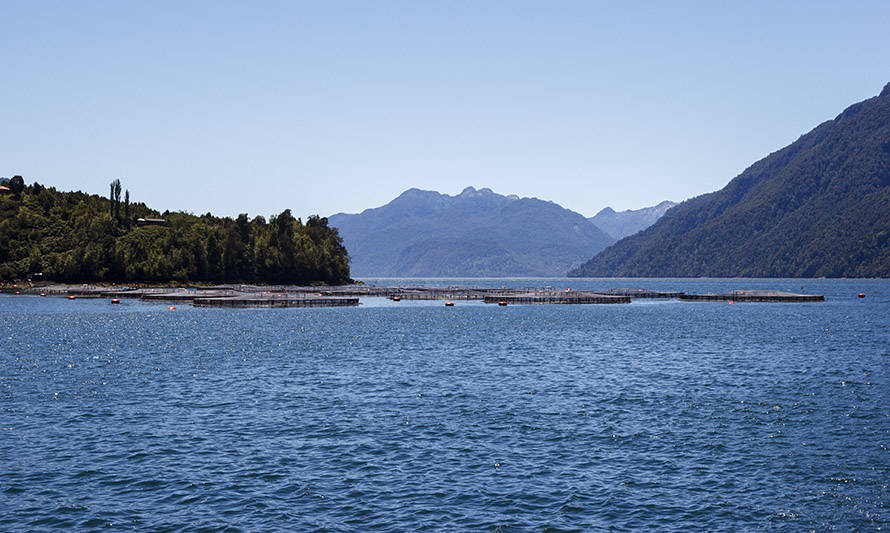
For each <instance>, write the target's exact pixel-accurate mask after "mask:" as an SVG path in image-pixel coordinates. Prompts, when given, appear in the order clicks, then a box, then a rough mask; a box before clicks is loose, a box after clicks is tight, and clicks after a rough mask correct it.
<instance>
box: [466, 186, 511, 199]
mask: <svg viewBox="0 0 890 533" xmlns="http://www.w3.org/2000/svg"><path fill="white" fill-rule="evenodd" d="M485 196H501V195H500V194H497V193H495V192H494V191H493V190H491V189H489V188H488V187H482V188H481V189H476V188H475V187H467V188H466V189H464V190H462V191H461V192H460V194H459V195H458V197H463V198H482V197H485Z"/></svg>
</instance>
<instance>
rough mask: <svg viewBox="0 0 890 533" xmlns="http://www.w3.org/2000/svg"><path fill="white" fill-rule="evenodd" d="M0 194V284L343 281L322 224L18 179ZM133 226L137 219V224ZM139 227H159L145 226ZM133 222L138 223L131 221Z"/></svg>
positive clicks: (337, 252) (344, 270)
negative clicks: (178, 206) (217, 212)
mask: <svg viewBox="0 0 890 533" xmlns="http://www.w3.org/2000/svg"><path fill="white" fill-rule="evenodd" d="M6 187H8V188H9V190H8V191H2V192H0V280H13V279H25V278H28V277H33V276H34V275H35V274H37V273H41V276H40V277H41V278H43V279H50V280H54V281H59V282H170V281H177V282H187V281H195V282H214V283H237V282H244V283H281V284H306V283H313V282H324V283H328V284H338V283H345V282H348V281H349V261H348V256H347V252H346V248H344V247H343V242H342V239H341V238H340V236H339V235H338V233H337V229H336V228H331V227H328V222H327V219H326V218H321V217H318V216H311V217H309V218H308V219H307V220H306V222H305V223H303V222H302V221H301V220H300V219H299V218H294V217H293V215H291V212H290V210H285V211H283V212H282V213H281V214H279V215H277V216H273V217H271V218H270V219H269V221H268V222H267V221H266V220H265V219H264V218H263V217H261V216H257V217H254V218H252V219H251V218H248V217H247V215H245V214H242V215H239V216H238V217H237V218H234V219H232V218H220V217H215V216H212V215H211V214H210V213H207V214H206V215H201V216H195V215H191V214H188V213H181V212H164V213H159V212H158V211H155V210H152V209H150V208H148V207H147V206H146V205H145V204H144V203H141V202H135V203H133V202H131V201H130V193H129V191H126V192H125V195H124V199H123V201H122V200H121V184H120V182H119V181H118V180H115V181H113V182H112V183H111V186H110V194H109V198H103V197H100V196H97V195H89V194H85V193H82V192H60V191H57V190H56V189H55V188H52V187H49V188H47V187H44V186H42V185H40V184H38V183H33V184H32V185H30V186H28V185H25V183H24V180H23V179H22V178H21V177H20V176H15V177H13V178H12V179H11V180H9V181H8V182H7V183H6ZM138 219H143V220H142V221H138ZM144 219H162V220H154V221H148V222H146V221H145V220H144ZM137 221H138V222H137Z"/></svg>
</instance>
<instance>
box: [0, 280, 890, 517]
mask: <svg viewBox="0 0 890 533" xmlns="http://www.w3.org/2000/svg"><path fill="white" fill-rule="evenodd" d="M375 281H380V282H385V283H394V281H393V280H375ZM399 282H401V283H406V284H410V283H418V281H417V280H400V281H399ZM420 282H421V283H426V284H436V285H450V284H456V283H460V284H478V285H486V286H500V285H507V286H529V285H552V286H555V287H560V288H563V287H572V288H575V289H588V288H608V287H647V288H652V289H664V290H667V289H676V290H686V291H688V292H705V291H723V290H730V289H756V288H773V289H780V290H791V291H795V292H799V291H801V290H803V291H805V292H810V293H821V294H824V295H825V296H826V299H827V301H826V302H824V303H776V304H773V303H749V304H736V305H727V304H726V303H685V302H679V301H661V300H655V301H634V302H633V303H632V304H629V305H579V306H558V305H549V306H547V305H541V306H518V305H517V306H508V307H498V306H492V305H485V304H482V303H475V302H456V305H455V307H445V306H444V305H443V304H442V302H400V303H398V304H396V303H393V302H389V301H387V300H382V299H376V300H375V299H369V300H364V302H363V304H362V305H361V306H359V307H355V308H330V309H254V310H231V309H200V308H192V307H190V306H188V305H178V309H176V310H175V311H170V310H167V304H165V303H147V302H139V301H129V300H124V301H123V302H122V303H121V304H120V305H119V306H111V305H109V303H108V301H107V300H86V299H80V300H76V301H68V300H66V299H62V298H39V297H33V296H0V530H5V531H17V530H21V531H33V530H46V529H58V528H76V529H104V528H107V527H109V526H110V527H111V528H112V529H133V528H136V529H151V530H216V529H223V528H227V529H228V530H231V531H237V530H252V531H259V530H262V531H269V530H282V531H290V530H306V529H312V530H314V529H325V530H368V529H381V530H392V531H412V530H417V529H424V528H425V529H447V530H502V531H514V530H519V531H521V530H543V529H547V528H551V529H553V530H597V529H606V528H609V527H614V528H616V529H617V530H633V529H658V530H681V531H690V530H698V529H708V530H713V529H717V530H733V531H737V530H763V529H767V530H790V531H799V530H807V529H817V530H830V529H837V530H841V531H848V530H853V529H859V530H877V529H879V528H887V527H888V526H890V509H888V506H890V489H888V484H890V450H888V448H890V281H878V280H688V279H687V280H577V279H574V280H566V279H556V280H515V279H511V280H481V281H480V280H421V281H420ZM801 287H803V288H802V289H801ZM858 292H864V293H866V298H864V299H859V298H857V297H856V294H857V293H858Z"/></svg>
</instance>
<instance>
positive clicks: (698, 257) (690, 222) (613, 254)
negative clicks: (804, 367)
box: [569, 83, 890, 277]
mask: <svg viewBox="0 0 890 533" xmlns="http://www.w3.org/2000/svg"><path fill="white" fill-rule="evenodd" d="M569 275H572V276H657V277H667V276H712V277H723V276H745V277H819V276H825V277H890V83H888V84H887V85H886V86H885V87H884V89H883V91H882V92H881V93H880V94H879V95H878V96H876V97H873V98H869V99H868V100H865V101H862V102H859V103H857V104H854V105H852V106H850V107H848V108H847V109H845V110H844V111H843V112H842V113H841V114H840V115H838V116H837V117H836V118H835V119H833V120H829V121H827V122H824V123H822V124H820V125H819V126H817V127H816V128H815V129H813V130H812V131H810V132H809V133H807V134H805V135H803V136H802V137H800V138H799V139H798V140H797V141H795V142H794V143H792V144H790V145H789V146H786V147H785V148H782V149H781V150H779V151H777V152H774V153H772V154H770V155H768V156H767V157H765V158H763V159H761V160H760V161H758V162H756V163H754V164H753V165H751V166H750V167H748V168H747V169H746V170H745V171H744V172H742V173H741V174H740V175H739V176H738V177H736V178H735V179H733V180H732V181H730V182H729V184H728V185H726V187H724V188H723V189H721V190H719V191H716V192H713V193H709V194H705V195H702V196H698V197H696V198H692V199H690V200H687V201H685V202H683V203H681V204H680V205H678V206H676V207H673V208H671V209H670V210H669V211H668V212H667V213H666V214H665V215H664V216H663V217H662V218H661V219H660V220H659V221H658V222H656V223H655V224H654V225H652V226H650V227H649V228H647V229H645V230H643V231H641V232H639V233H637V234H635V235H632V236H630V237H627V238H625V239H622V240H621V241H619V242H617V243H616V244H615V245H613V246H611V247H609V248H608V249H606V250H604V251H603V252H602V253H600V254H598V255H596V256H595V257H593V258H592V259H590V260H589V261H588V262H586V263H585V264H583V265H582V266H581V267H579V268H577V269H574V270H572V271H571V272H570V274H569Z"/></svg>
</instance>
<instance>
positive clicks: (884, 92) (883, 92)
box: [878, 82, 890, 98]
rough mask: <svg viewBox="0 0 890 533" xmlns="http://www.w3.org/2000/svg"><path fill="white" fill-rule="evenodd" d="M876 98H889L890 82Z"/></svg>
mask: <svg viewBox="0 0 890 533" xmlns="http://www.w3.org/2000/svg"><path fill="white" fill-rule="evenodd" d="M878 96H880V97H882V98H883V97H887V96H890V82H887V85H884V90H883V91H881V94H880V95H878Z"/></svg>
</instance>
